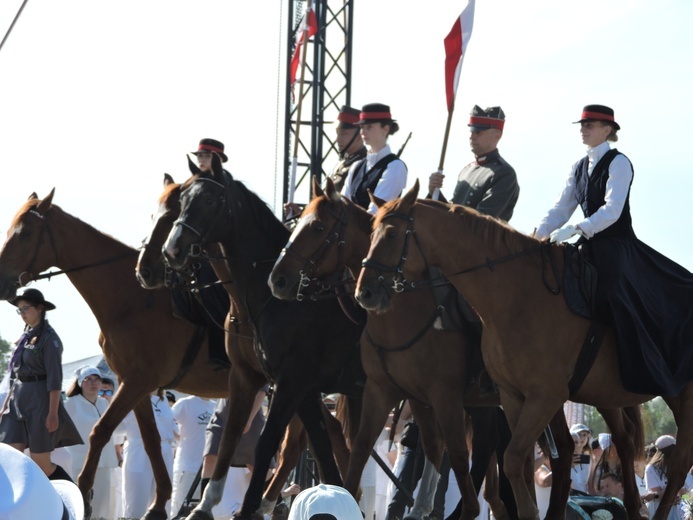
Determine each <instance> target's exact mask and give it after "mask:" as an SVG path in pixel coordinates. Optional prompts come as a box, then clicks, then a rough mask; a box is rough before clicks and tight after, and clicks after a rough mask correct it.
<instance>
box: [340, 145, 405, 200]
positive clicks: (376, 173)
mask: <svg viewBox="0 0 693 520" xmlns="http://www.w3.org/2000/svg"><path fill="white" fill-rule="evenodd" d="M395 159H397V155H396V154H394V153H391V154H389V155H386V156H385V157H383V158H382V159H380V160H379V161H378V162H377V163H375V164H374V165H373V168H371V169H370V170H368V171H366V167H367V166H368V163H367V161H363V162H362V163H361V164H360V165H359V166H358V169H357V171H356V172H354V178H357V177H358V175H359V173H361V172H363V176H362V177H361V179H360V181H359V183H358V185H356V186H354V187H353V188H352V190H351V200H352V201H354V202H355V203H356V204H358V205H359V206H361V207H362V208H363V209H368V206H369V205H370V203H371V199H370V198H368V191H367V190H371V193H373V192H375V187H376V186H377V185H378V182H380V177H382V176H383V173H384V172H385V170H386V169H387V165H388V164H390V163H391V162H392V161H394V160H395Z"/></svg>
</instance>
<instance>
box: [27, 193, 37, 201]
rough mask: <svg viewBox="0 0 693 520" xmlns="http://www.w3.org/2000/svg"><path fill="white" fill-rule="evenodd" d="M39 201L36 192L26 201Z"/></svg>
mask: <svg viewBox="0 0 693 520" xmlns="http://www.w3.org/2000/svg"><path fill="white" fill-rule="evenodd" d="M36 199H38V195H36V192H33V193H32V194H31V195H29V198H28V199H26V200H36Z"/></svg>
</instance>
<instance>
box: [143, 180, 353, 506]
mask: <svg viewBox="0 0 693 520" xmlns="http://www.w3.org/2000/svg"><path fill="white" fill-rule="evenodd" d="M180 186H181V185H180V184H178V183H176V182H174V180H173V178H172V177H171V176H170V175H168V174H165V175H164V190H163V192H162V194H161V196H160V197H159V201H158V202H159V205H158V209H157V212H156V213H155V215H154V219H153V220H154V223H153V227H152V230H151V232H150V234H149V236H148V237H147V239H146V240H145V242H144V244H143V248H142V250H141V252H140V255H139V258H138V261H137V267H136V270H135V273H136V275H137V279H138V280H139V282H140V284H141V285H142V287H144V288H145V289H159V288H162V287H165V286H167V285H171V284H172V279H171V276H170V275H171V273H170V272H169V271H170V269H169V268H168V267H167V266H166V265H165V263H164V258H163V255H162V252H161V247H162V246H163V244H164V241H165V240H166V237H167V236H168V234H169V232H170V231H171V228H172V227H173V223H174V222H175V220H176V219H177V218H178V216H179V215H180ZM215 268H216V269H217V270H219V271H220V274H221V277H222V278H221V281H222V282H223V281H228V280H230V274H229V273H228V271H223V270H224V269H225V264H224V263H223V262H215ZM222 285H223V286H224V287H228V284H222ZM206 289H207V288H206V287H202V288H200V289H199V290H201V291H204V290H206ZM229 320H230V321H231V322H233V326H232V327H231V328H228V327H229V323H228V322H227V324H226V327H227V330H230V331H233V332H232V333H230V334H228V335H227V340H228V344H227V348H226V351H227V355H228V357H229V359H230V360H231V362H232V370H231V371H230V373H229V378H230V379H231V385H230V386H231V387H233V388H238V387H239V383H237V382H236V381H237V380H240V381H245V380H252V378H253V377H257V376H258V375H260V376H262V377H264V374H263V372H262V367H261V366H260V362H259V361H258V358H257V356H256V355H255V350H254V347H253V341H252V338H253V331H252V330H251V329H250V327H248V324H247V323H246V324H243V323H239V322H238V321H237V320H235V319H234V318H233V309H231V310H230V317H229ZM222 326H223V325H222ZM243 328H247V329H248V330H242V329H243ZM241 386H243V387H248V386H249V385H248V384H247V383H246V384H242V385H241ZM225 395H226V394H225ZM241 397H244V398H245V399H254V396H252V395H250V394H249V395H246V396H241ZM322 412H323V417H324V419H325V423H326V425H327V427H328V432H329V434H330V440H331V442H332V446H333V449H334V452H335V459H336V461H337V465H338V466H339V468H340V471H341V472H342V473H343V474H346V470H347V466H348V463H349V450H348V448H347V446H346V442H345V439H344V437H343V435H342V426H341V424H340V423H339V422H338V421H337V420H336V419H335V418H334V417H333V416H332V414H331V413H330V411H329V410H328V409H327V408H326V407H325V406H324V405H323V406H322ZM229 422H230V426H229V428H231V429H232V430H239V429H240V430H241V431H242V429H243V427H244V423H243V422H242V421H240V419H239V416H238V415H232V416H230V417H229ZM306 443H307V439H306V434H305V429H304V428H303V423H301V420H300V419H299V418H298V416H297V415H294V416H293V417H292V419H291V422H290V423H289V426H288V428H287V430H286V436H285V438H284V440H283V442H282V447H281V450H280V457H279V461H278V464H277V469H276V471H275V473H274V475H273V477H272V481H271V482H270V485H269V486H268V487H267V490H266V491H265V493H264V496H263V500H262V506H261V507H260V512H262V513H264V514H269V513H271V512H272V510H273V509H274V506H275V504H276V502H277V498H278V497H279V493H280V492H281V490H282V487H283V485H284V483H285V482H286V479H287V478H288V476H289V473H290V472H291V470H292V469H293V468H294V467H295V466H296V464H297V462H298V459H299V457H300V455H301V453H302V451H303V450H304V449H305V447H306Z"/></svg>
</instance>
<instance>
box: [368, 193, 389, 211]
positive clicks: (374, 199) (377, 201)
mask: <svg viewBox="0 0 693 520" xmlns="http://www.w3.org/2000/svg"><path fill="white" fill-rule="evenodd" d="M368 198H370V199H371V202H372V203H373V204H375V205H376V206H377V207H379V208H380V207H382V206H383V204H385V202H387V201H386V200H384V199H381V198H380V197H376V196H375V195H373V192H372V191H371V190H368Z"/></svg>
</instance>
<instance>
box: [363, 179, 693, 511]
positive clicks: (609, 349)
mask: <svg viewBox="0 0 693 520" xmlns="http://www.w3.org/2000/svg"><path fill="white" fill-rule="evenodd" d="M417 194H418V182H417V183H416V185H415V186H414V188H412V190H410V191H409V192H408V193H407V194H406V195H405V196H404V197H403V198H402V199H399V200H396V201H392V202H390V203H382V201H380V202H379V203H378V204H379V206H380V210H379V212H378V215H377V217H376V220H375V222H374V232H373V236H372V243H371V249H370V251H369V254H368V259H367V260H365V261H364V268H363V269H362V271H361V274H360V277H359V282H358V286H357V293H356V294H357V297H358V298H359V300H360V302H361V304H362V305H364V306H365V307H366V308H369V309H374V310H381V311H382V310H385V309H386V308H388V307H389V306H390V305H391V301H390V300H391V292H392V289H391V287H390V285H391V284H395V285H397V287H398V288H399V287H402V286H405V287H411V285H412V284H414V285H417V286H426V285H427V284H431V283H433V281H432V280H425V279H424V278H425V276H424V272H425V270H426V268H427V267H428V266H436V267H438V268H440V269H441V271H442V272H443V274H444V275H445V276H446V278H447V279H448V280H450V281H451V282H452V283H453V284H454V285H455V287H457V289H458V290H459V291H460V292H461V293H462V294H464V296H465V298H466V299H467V300H468V301H469V303H470V304H471V305H472V306H473V307H474V309H475V310H476V311H477V313H478V314H479V316H480V317H481V319H482V321H483V323H484V335H483V339H482V353H483V357H484V362H485V364H486V367H487V369H488V370H489V372H490V374H491V376H492V377H493V379H494V380H495V381H496V382H497V383H498V384H499V385H500V387H501V402H502V403H503V408H504V410H505V413H506V415H507V417H508V421H509V423H510V427H511V429H512V432H513V437H512V440H511V442H510V445H509V446H508V449H507V450H506V456H505V458H506V460H505V472H506V474H507V475H508V478H509V479H510V481H511V483H512V486H513V492H514V493H515V498H516V500H517V504H518V510H519V511H520V518H527V519H531V518H536V516H537V510H536V506H535V504H534V502H533V501H532V498H531V494H530V491H529V489H528V488H527V485H526V482H525V481H524V479H523V478H522V477H523V466H524V463H525V461H526V460H527V458H528V456H529V454H530V452H531V449H532V444H533V443H534V440H535V439H536V437H537V435H538V434H539V433H540V432H541V430H542V429H543V428H544V426H545V425H546V423H547V422H548V420H549V419H550V418H551V417H552V416H553V415H554V414H555V413H556V410H558V409H560V408H561V407H562V406H563V403H564V402H565V401H566V400H567V399H570V400H572V401H576V402H583V403H587V404H591V405H595V406H598V407H600V409H617V408H618V407H629V406H636V405H638V404H640V403H643V402H645V401H648V400H649V399H651V398H652V396H646V395H639V394H634V393H631V392H628V391H626V390H625V389H624V388H623V385H622V382H621V378H620V375H619V369H618V360H617V357H616V344H615V341H616V340H615V337H614V334H613V331H612V330H607V332H606V335H605V337H604V340H603V343H602V345H601V348H600V349H599V352H598V354H597V358H596V361H595V362H594V364H593V366H592V368H591V369H590V371H589V373H588V374H587V376H586V378H585V380H584V382H583V384H582V386H581V387H580V388H579V389H578V390H577V391H575V392H574V394H573V395H570V392H569V385H568V383H569V381H570V379H571V377H572V374H573V371H574V369H575V366H576V362H577V359H578V354H579V353H580V350H581V346H582V343H583V340H584V338H585V336H586V334H587V330H588V328H589V325H590V323H589V320H586V319H584V318H581V317H578V316H577V315H576V314H574V313H573V312H572V311H571V310H570V309H569V308H568V306H567V305H566V304H565V302H564V301H563V299H562V298H561V297H560V296H557V295H556V293H558V292H559V291H549V290H548V289H547V286H550V287H553V288H554V289H555V288H556V287H559V286H560V282H561V280H562V271H563V269H562V262H561V261H559V259H562V258H563V251H564V247H565V246H562V245H561V246H558V245H549V244H547V243H545V242H540V241H538V240H536V239H534V238H532V237H528V236H525V235H523V234H521V233H519V232H517V231H515V230H513V229H512V228H511V227H510V226H508V225H507V224H505V223H502V222H501V221H499V220H496V219H493V218H490V217H485V216H483V215H481V214H479V213H478V212H476V211H474V210H472V209H469V208H464V207H460V206H456V207H455V206H453V207H452V209H451V208H450V207H449V206H447V205H443V204H439V203H435V202H428V203H421V202H419V203H417V202H416V196H417ZM405 252H406V254H405ZM551 266H555V267H551ZM692 398H693V385H690V384H689V385H687V386H686V387H685V388H684V390H683V392H682V393H681V395H679V396H676V397H666V398H665V399H666V402H667V404H668V405H669V406H670V408H671V409H672V411H673V413H674V417H675V419H676V422H677V425H678V429H679V430H678V431H679V433H678V443H677V447H676V453H675V456H674V459H675V460H674V462H673V463H672V467H670V468H669V470H670V471H669V477H670V480H669V485H668V486H667V489H666V491H665V493H664V496H663V498H662V505H661V506H660V508H659V510H658V511H657V513H656V515H655V519H656V520H663V519H664V518H666V517H667V513H668V511H669V508H670V507H671V506H672V505H673V503H674V502H675V500H676V492H677V490H679V489H681V486H682V485H683V482H684V478H685V475H686V472H687V471H688V469H690V467H691V462H692V460H691V453H690V448H691V441H692V440H693V414H692V413H691V404H692V401H691V399H692ZM610 426H611V425H610ZM612 429H613V426H612ZM612 433H613V435H614V437H613V439H614V443H615V444H616V442H617V440H618V444H616V447H617V450H618V452H619V455H620V456H621V458H622V461H624V460H632V458H633V456H634V454H635V446H634V445H633V442H632V439H628V438H627V435H626V434H625V430H623V431H621V430H620V429H616V430H613V432H612ZM632 470H633V466H632V464H626V463H625V462H623V471H624V487H625V492H626V501H627V502H628V504H627V508H628V512H629V515H632V516H633V517H637V510H638V505H639V500H637V493H635V491H634V489H633V488H634V485H635V482H634V479H633V478H632V473H631V472H632ZM627 473H629V474H627Z"/></svg>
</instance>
